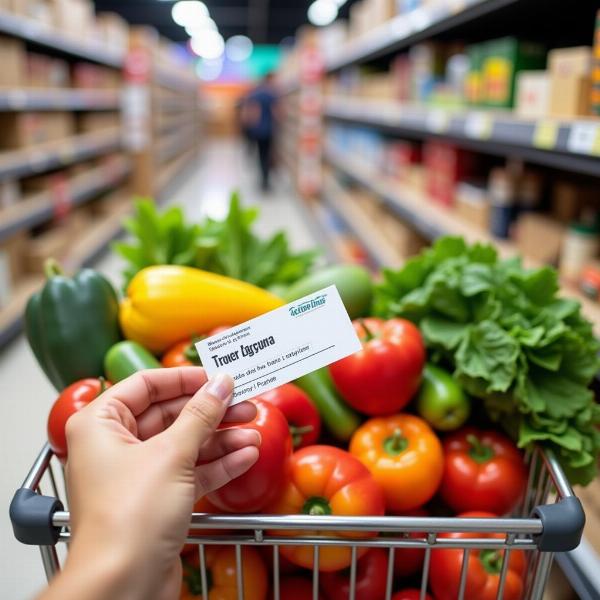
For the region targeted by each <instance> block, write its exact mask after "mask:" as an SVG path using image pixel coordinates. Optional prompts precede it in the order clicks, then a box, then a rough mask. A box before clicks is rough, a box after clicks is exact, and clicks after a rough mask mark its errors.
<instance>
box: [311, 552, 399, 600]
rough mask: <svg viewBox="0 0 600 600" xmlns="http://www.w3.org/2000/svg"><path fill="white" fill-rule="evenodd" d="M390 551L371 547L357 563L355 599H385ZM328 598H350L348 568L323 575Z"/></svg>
mask: <svg viewBox="0 0 600 600" xmlns="http://www.w3.org/2000/svg"><path fill="white" fill-rule="evenodd" d="M387 570H388V553H387V551H386V550H382V549H381V548H371V549H370V550H369V551H368V552H367V553H366V554H365V555H364V556H363V557H362V558H361V559H360V560H359V561H358V562H357V564H356V580H355V587H354V600H384V598H385V588H386V584H387ZM321 587H322V588H323V591H324V592H325V596H326V597H327V600H349V599H350V573H349V572H348V570H347V569H345V570H343V571H335V572H333V573H323V574H322V575H321Z"/></svg>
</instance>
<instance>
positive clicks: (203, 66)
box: [196, 57, 223, 81]
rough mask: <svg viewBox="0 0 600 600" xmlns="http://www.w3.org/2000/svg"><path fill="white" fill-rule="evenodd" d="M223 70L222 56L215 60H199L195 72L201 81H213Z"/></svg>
mask: <svg viewBox="0 0 600 600" xmlns="http://www.w3.org/2000/svg"><path fill="white" fill-rule="evenodd" d="M222 72H223V58H222V57H221V58H217V59H215V60H205V59H202V60H199V61H198V64H197V65H196V73H197V75H198V77H200V79H202V80H203V81H215V80H216V79H218V78H219V77H220V76H221V73H222Z"/></svg>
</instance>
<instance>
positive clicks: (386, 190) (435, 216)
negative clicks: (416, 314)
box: [325, 149, 600, 334]
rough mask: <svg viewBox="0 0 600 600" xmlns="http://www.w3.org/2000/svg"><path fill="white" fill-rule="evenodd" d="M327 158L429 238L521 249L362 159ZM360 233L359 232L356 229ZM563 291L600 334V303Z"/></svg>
mask: <svg viewBox="0 0 600 600" xmlns="http://www.w3.org/2000/svg"><path fill="white" fill-rule="evenodd" d="M325 158H326V160H327V162H329V164H330V165H331V166H333V167H334V168H335V169H336V170H338V171H339V172H341V173H343V174H344V175H345V176H346V177H347V178H349V179H350V180H352V181H354V182H356V183H358V184H360V185H361V186H363V187H365V188H367V189H369V190H370V191H372V192H373V193H375V194H376V195H377V196H378V197H379V198H380V199H381V200H382V201H383V202H384V203H385V204H386V205H387V206H388V208H389V209H390V210H392V211H393V212H395V213H396V214H397V215H398V216H399V217H400V218H401V219H402V220H403V221H404V222H406V223H408V224H409V225H411V226H412V227H413V228H414V229H415V230H416V231H418V232H419V233H420V234H421V235H423V236H424V237H425V238H427V239H429V240H434V239H436V238H438V237H440V236H442V235H460V236H463V237H464V238H465V239H466V240H467V241H468V242H470V243H475V242H484V243H489V244H493V245H494V246H495V247H496V248H497V249H498V252H499V254H500V255H501V256H503V257H509V256H514V255H515V254H518V253H519V250H518V248H517V247H516V246H515V245H514V244H512V243H510V242H505V241H500V240H497V239H495V238H494V237H492V236H491V235H490V234H489V233H488V232H487V231H484V230H482V229H478V228H477V227H475V226H473V225H471V224H469V223H467V222H465V221H463V220H462V219H461V218H459V217H457V216H456V215H454V214H453V213H452V212H451V211H450V210H449V209H446V208H444V207H443V206H441V205H440V204H435V203H433V202H432V201H431V200H429V198H427V197H426V196H424V195H423V194H422V193H421V192H419V191H418V190H415V189H413V188H410V187H408V186H406V185H403V184H402V183H401V182H397V181H394V182H389V181H386V179H385V177H383V176H382V175H380V174H378V173H376V172H374V171H372V170H371V169H369V168H367V167H365V166H364V164H363V163H361V162H360V161H358V160H356V159H354V158H352V157H349V156H347V155H344V154H340V153H339V152H336V151H334V150H332V149H326V151H325ZM356 233H357V237H359V238H360V237H361V234H360V232H358V231H357V232H356ZM525 263H526V264H527V265H528V266H531V267H534V266H539V265H538V264H536V263H535V262H534V261H531V260H527V259H526V260H525ZM562 291H563V293H564V294H565V295H566V296H570V297H573V298H576V299H577V300H579V301H580V302H581V304H582V308H583V313H584V314H585V315H586V317H587V318H588V319H590V320H591V321H592V322H593V323H594V328H595V329H596V331H597V332H598V333H599V334H600V304H597V303H595V302H592V301H591V300H589V299H588V298H586V297H585V296H583V295H582V294H581V293H580V292H579V291H578V290H576V289H575V288H570V287H564V288H563V290H562Z"/></svg>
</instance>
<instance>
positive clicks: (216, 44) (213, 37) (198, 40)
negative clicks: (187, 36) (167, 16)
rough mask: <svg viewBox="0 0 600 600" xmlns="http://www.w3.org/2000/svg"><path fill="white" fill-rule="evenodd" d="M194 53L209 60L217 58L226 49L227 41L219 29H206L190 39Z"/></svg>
mask: <svg viewBox="0 0 600 600" xmlns="http://www.w3.org/2000/svg"><path fill="white" fill-rule="evenodd" d="M190 46H191V48H192V51H193V52H194V54H196V55H197V56H199V57H200V58H206V59H207V60H211V59H213V60H214V59H216V58H219V57H220V56H222V55H223V52H224V51H225V41H224V40H223V36H222V35H221V34H220V33H219V32H218V31H205V32H204V33H202V34H200V35H199V36H198V37H194V38H192V39H191V41H190Z"/></svg>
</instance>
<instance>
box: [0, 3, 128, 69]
mask: <svg viewBox="0 0 600 600" xmlns="http://www.w3.org/2000/svg"><path fill="white" fill-rule="evenodd" d="M0 33H4V34H7V35H11V36H14V37H18V38H21V39H22V40H25V41H26V42H29V43H30V44H32V45H34V46H37V47H40V48H45V49H49V50H53V51H54V52H58V53H60V54H65V55H67V56H71V57H74V58H82V59H84V60H88V61H90V62H95V63H98V64H101V65H106V66H108V67H115V68H121V67H122V66H123V63H124V60H125V50H123V51H119V50H112V49H107V47H106V46H104V45H103V44H99V43H91V42H88V43H83V42H80V41H78V40H75V39H69V37H68V36H65V35H64V34H62V33H60V32H58V31H55V30H54V29H52V28H51V27H50V26H48V25H46V24H44V23H41V22H39V21H34V20H33V19H29V18H26V17H22V16H18V15H14V14H12V13H8V12H6V11H4V10H0Z"/></svg>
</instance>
